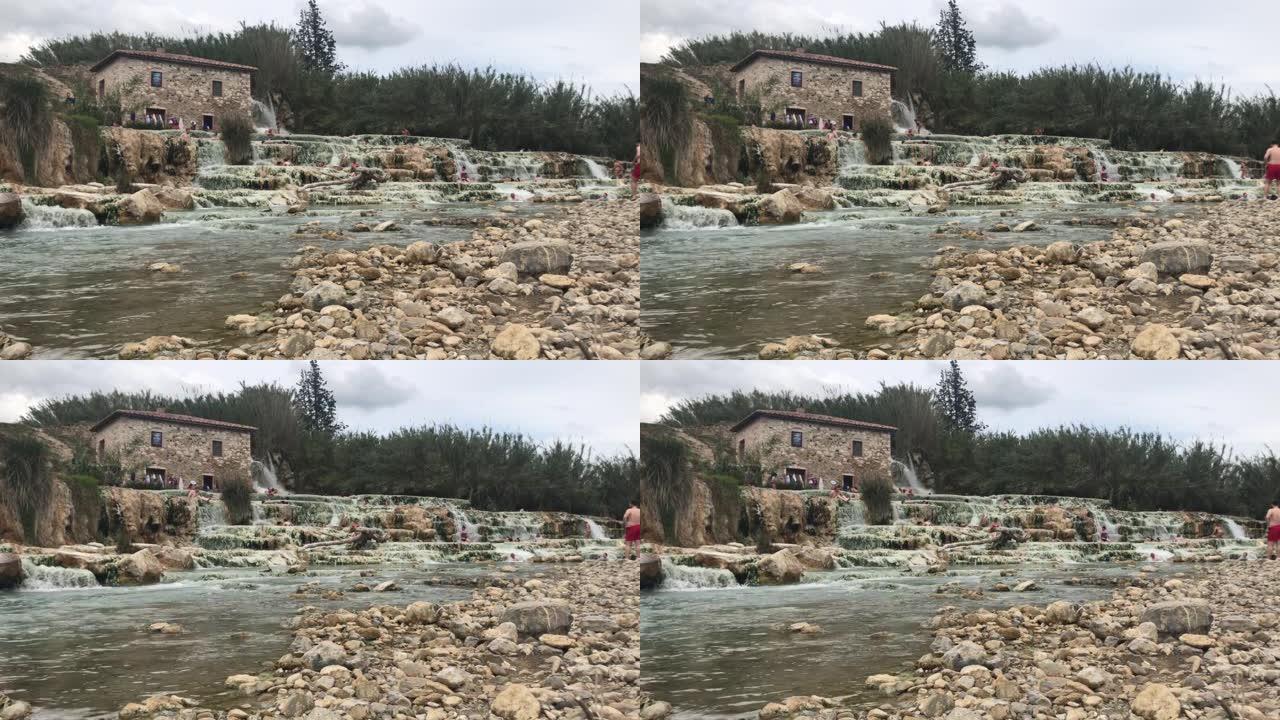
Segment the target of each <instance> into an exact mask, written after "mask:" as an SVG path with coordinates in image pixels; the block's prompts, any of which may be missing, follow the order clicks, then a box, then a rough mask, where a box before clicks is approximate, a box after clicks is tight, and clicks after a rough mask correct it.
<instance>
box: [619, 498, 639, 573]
mask: <svg viewBox="0 0 1280 720" xmlns="http://www.w3.org/2000/svg"><path fill="white" fill-rule="evenodd" d="M622 526H623V527H624V528H626V536H625V539H626V543H627V545H626V548H627V549H626V553H627V559H629V560H635V559H636V556H637V555H639V554H640V507H639V506H638V505H636V501H635V500H632V501H631V507H629V508H627V511H626V512H624V513H623V514H622Z"/></svg>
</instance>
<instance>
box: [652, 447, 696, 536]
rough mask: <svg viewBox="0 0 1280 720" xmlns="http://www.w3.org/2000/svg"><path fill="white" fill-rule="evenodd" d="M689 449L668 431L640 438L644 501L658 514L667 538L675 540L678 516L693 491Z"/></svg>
mask: <svg viewBox="0 0 1280 720" xmlns="http://www.w3.org/2000/svg"><path fill="white" fill-rule="evenodd" d="M689 462H690V458H689V448H688V446H687V445H685V443H684V441H683V440H681V439H680V437H679V436H677V435H676V434H675V433H673V432H671V431H670V430H667V429H665V428H661V429H657V430H654V431H651V432H649V431H642V432H641V434H640V498H641V502H643V503H645V504H646V505H648V506H649V507H652V508H654V509H655V510H657V511H658V518H659V519H660V520H661V521H662V530H663V534H664V535H665V536H666V537H667V538H669V539H673V538H674V537H675V529H676V516H677V515H678V513H679V510H680V508H681V507H682V506H683V505H684V504H685V503H686V501H687V499H688V497H689V493H690V491H691V490H692V484H693V477H692V473H690V468H689Z"/></svg>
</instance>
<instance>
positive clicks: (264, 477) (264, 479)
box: [249, 455, 289, 495]
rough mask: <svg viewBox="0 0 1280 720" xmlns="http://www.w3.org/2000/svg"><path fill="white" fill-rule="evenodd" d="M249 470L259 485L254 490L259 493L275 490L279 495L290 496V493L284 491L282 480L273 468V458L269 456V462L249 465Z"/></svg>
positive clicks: (255, 462)
mask: <svg viewBox="0 0 1280 720" xmlns="http://www.w3.org/2000/svg"><path fill="white" fill-rule="evenodd" d="M249 470H250V471H251V472H252V473H253V479H254V481H255V482H256V483H257V484H258V487H256V488H254V489H255V490H257V491H258V492H261V493H265V492H266V491H267V490H275V491H276V494H277V495H288V494H289V491H288V490H285V489H284V485H281V484H280V479H279V478H277V477H276V471H275V468H273V467H272V466H271V456H270V455H268V456H267V461H266V462H262V461H260V460H254V461H253V462H251V463H249Z"/></svg>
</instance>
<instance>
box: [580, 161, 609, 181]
mask: <svg viewBox="0 0 1280 720" xmlns="http://www.w3.org/2000/svg"><path fill="white" fill-rule="evenodd" d="M582 162H583V164H585V165H586V166H587V172H589V173H591V177H593V178H595V179H596V180H608V179H610V178H609V172H608V171H607V170H605V169H604V166H603V165H601V164H600V163H598V162H596V161H595V160H592V159H591V158H582Z"/></svg>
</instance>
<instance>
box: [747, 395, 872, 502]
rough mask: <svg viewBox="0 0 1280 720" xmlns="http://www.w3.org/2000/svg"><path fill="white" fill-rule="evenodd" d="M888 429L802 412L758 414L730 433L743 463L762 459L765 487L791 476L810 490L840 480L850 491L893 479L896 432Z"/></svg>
mask: <svg viewBox="0 0 1280 720" xmlns="http://www.w3.org/2000/svg"><path fill="white" fill-rule="evenodd" d="M896 430H897V428H895V427H891V426H889V425H879V424H877V423H869V422H862V421H861V420H848V419H846V418H839V417H832V416H830V415H816V414H813V413H807V412H803V411H795V412H788V411H781V410H756V411H754V412H752V413H751V414H750V415H748V416H747V417H745V418H743V419H742V420H741V421H740V422H738V424H736V425H734V426H733V427H732V428H730V431H731V432H732V433H733V439H734V442H735V443H736V444H737V445H736V447H737V451H738V455H739V457H741V458H746V457H748V456H753V457H756V458H759V460H760V464H761V466H762V468H763V470H764V477H765V479H766V482H767V481H768V478H769V477H770V476H772V475H776V476H777V478H776V479H777V483H778V485H779V486H781V485H783V484H784V482H785V479H786V478H787V477H788V476H790V477H792V478H799V479H800V480H801V482H802V484H803V485H805V486H808V485H809V484H810V482H811V481H812V480H813V479H814V478H816V479H817V480H818V481H819V482H820V483H821V486H822V487H823V488H824V489H825V488H829V487H831V481H833V480H835V481H838V482H839V483H840V484H841V485H842V486H843V487H845V488H852V487H853V486H854V485H856V484H858V483H860V482H861V481H862V479H863V478H865V477H868V476H869V475H871V474H878V473H883V474H885V475H888V476H890V477H892V475H890V469H889V465H890V463H891V461H892V455H891V453H892V449H893V433H894V432H895V431H896Z"/></svg>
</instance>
